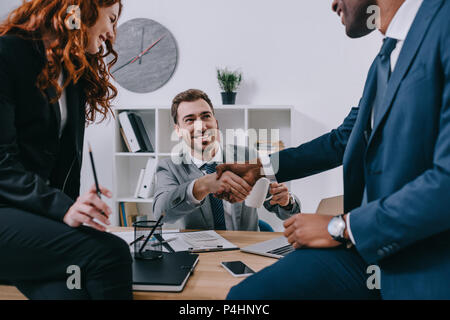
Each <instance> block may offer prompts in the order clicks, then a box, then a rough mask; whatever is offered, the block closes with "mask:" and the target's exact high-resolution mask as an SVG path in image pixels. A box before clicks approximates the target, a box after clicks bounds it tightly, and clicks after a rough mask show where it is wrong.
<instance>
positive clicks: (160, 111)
mask: <svg viewBox="0 0 450 320" xmlns="http://www.w3.org/2000/svg"><path fill="white" fill-rule="evenodd" d="M113 110H114V113H115V116H116V118H115V122H114V125H115V129H114V150H113V154H114V157H113V191H114V192H113V193H114V195H117V196H115V197H114V198H113V201H114V206H113V211H114V214H115V217H119V203H120V202H135V203H138V204H139V208H142V210H143V211H144V214H149V215H150V214H152V212H151V210H152V204H153V201H154V199H153V198H150V199H140V198H134V197H133V196H132V195H134V192H135V189H136V183H137V179H138V176H139V172H140V170H141V169H143V168H145V165H146V163H147V161H148V159H149V158H154V161H158V160H160V159H163V158H167V157H170V156H171V155H172V153H171V150H173V147H174V146H175V145H177V144H178V141H175V140H176V139H177V136H176V135H175V134H173V127H174V125H173V120H172V116H171V106H170V105H147V106H144V105H141V106H130V105H128V106H124V105H122V106H114V107H113ZM126 110H130V111H134V112H137V113H139V114H140V115H141V117H142V120H143V122H144V126H145V127H146V129H147V131H148V132H149V134H150V136H151V137H150V139H151V142H152V144H153V147H154V150H155V152H152V153H139V152H138V153H132V152H128V150H127V148H126V145H125V143H124V142H123V140H122V136H121V134H120V130H119V128H120V125H119V119H118V114H119V112H121V111H126ZM214 110H215V116H216V118H217V120H218V121H219V128H220V130H221V132H222V134H223V138H224V140H223V142H224V144H229V143H233V141H227V139H226V130H227V129H234V130H242V131H239V132H244V133H245V136H244V137H245V138H244V140H245V143H246V144H248V137H247V133H249V132H252V133H254V132H256V133H257V138H258V139H262V140H265V139H266V137H265V136H264V131H267V134H268V136H267V138H269V139H270V137H271V136H270V135H271V129H278V130H279V139H280V140H282V141H283V142H284V144H285V147H286V148H288V147H290V146H291V128H292V125H293V124H292V110H293V107H292V106H287V105H220V104H218V105H214ZM250 129H255V130H253V131H249V130H250ZM264 129H266V130H264ZM238 136H239V137H240V138H242V135H240V134H238ZM172 140H173V141H172ZM238 140H239V138H235V141H234V143H239V142H238ZM260 210H261V211H259V214H260V217H261V218H262V219H263V220H265V221H267V222H268V223H269V224H272V226H274V227H279V226H280V225H282V222H281V221H279V219H278V218H277V217H276V216H275V215H273V214H271V213H268V212H267V211H265V209H264V208H262V209H260ZM117 221H120V219H118V220H117Z"/></svg>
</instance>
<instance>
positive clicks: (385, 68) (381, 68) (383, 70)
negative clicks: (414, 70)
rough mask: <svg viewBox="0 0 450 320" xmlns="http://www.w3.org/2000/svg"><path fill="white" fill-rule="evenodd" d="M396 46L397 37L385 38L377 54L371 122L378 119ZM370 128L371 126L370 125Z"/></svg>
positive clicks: (375, 121)
mask: <svg viewBox="0 0 450 320" xmlns="http://www.w3.org/2000/svg"><path fill="white" fill-rule="evenodd" d="M396 46H397V39H392V38H385V39H384V40H383V46H382V47H381V50H380V53H379V54H378V56H377V95H376V98H375V101H374V103H373V107H372V108H373V123H374V124H375V123H378V121H379V120H380V119H379V117H381V116H382V115H381V114H380V112H379V111H380V109H381V107H380V105H381V104H382V103H383V101H384V96H385V95H386V90H387V86H388V82H389V79H390V77H391V54H392V51H394V49H395V47H396ZM370 127H371V129H373V128H372V126H370Z"/></svg>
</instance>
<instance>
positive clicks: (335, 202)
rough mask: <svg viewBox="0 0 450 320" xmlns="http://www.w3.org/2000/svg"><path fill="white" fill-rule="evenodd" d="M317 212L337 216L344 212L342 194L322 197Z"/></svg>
mask: <svg viewBox="0 0 450 320" xmlns="http://www.w3.org/2000/svg"><path fill="white" fill-rule="evenodd" d="M316 213H317V214H322V215H328V216H337V215H339V214H343V213H344V196H337V197H332V198H326V199H322V200H321V201H320V203H319V206H318V207H317V210H316Z"/></svg>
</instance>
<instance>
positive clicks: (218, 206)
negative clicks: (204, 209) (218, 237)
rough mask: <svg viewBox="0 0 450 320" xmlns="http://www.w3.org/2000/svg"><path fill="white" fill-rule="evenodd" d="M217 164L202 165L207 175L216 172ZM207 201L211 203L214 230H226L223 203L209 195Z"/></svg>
mask: <svg viewBox="0 0 450 320" xmlns="http://www.w3.org/2000/svg"><path fill="white" fill-rule="evenodd" d="M216 166H217V163H215V162H211V163H206V164H204V165H203V168H204V169H205V170H206V173H207V174H210V173H214V172H216ZM209 201H210V202H211V209H212V211H213V216H214V229H216V230H226V227H225V215H224V210H223V202H222V200H220V199H217V198H216V197H214V195H213V194H209Z"/></svg>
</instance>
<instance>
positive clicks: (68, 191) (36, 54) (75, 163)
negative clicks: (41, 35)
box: [0, 35, 86, 220]
mask: <svg viewBox="0 0 450 320" xmlns="http://www.w3.org/2000/svg"><path fill="white" fill-rule="evenodd" d="M45 61H46V57H45V54H44V47H43V43H42V41H35V40H25V39H22V38H20V37H18V36H14V35H6V36H3V37H0V207H14V208H19V209H22V210H25V211H29V212H32V213H36V214H39V215H42V216H46V217H49V218H51V219H56V220H62V219H63V217H64V215H65V213H66V212H67V211H68V209H69V208H70V206H72V205H73V203H74V200H75V199H76V198H77V197H78V195H79V189H80V170H81V161H82V150H83V135H84V128H85V106H86V99H85V95H84V93H83V85H82V81H79V82H78V83H77V84H73V83H71V84H70V85H69V87H67V89H66V97H67V122H66V126H65V129H64V131H63V134H62V136H61V138H59V127H60V122H61V114H60V110H59V104H58V103H56V104H51V103H50V102H49V101H50V99H48V97H54V94H55V93H54V92H55V90H54V89H53V88H50V89H47V90H46V92H45V94H42V93H41V91H40V90H39V89H38V88H37V86H36V80H37V76H38V75H39V74H40V72H41V71H42V68H43V67H44V64H45Z"/></svg>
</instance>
